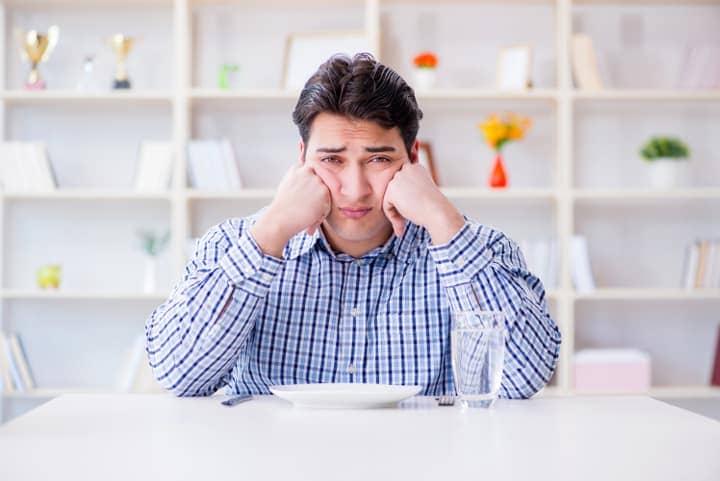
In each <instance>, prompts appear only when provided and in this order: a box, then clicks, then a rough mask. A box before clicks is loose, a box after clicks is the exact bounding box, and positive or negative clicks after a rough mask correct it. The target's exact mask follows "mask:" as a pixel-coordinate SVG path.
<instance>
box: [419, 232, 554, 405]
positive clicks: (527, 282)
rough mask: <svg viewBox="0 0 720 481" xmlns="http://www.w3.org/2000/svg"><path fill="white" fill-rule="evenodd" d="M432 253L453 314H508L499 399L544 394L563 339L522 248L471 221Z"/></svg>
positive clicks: (497, 233) (431, 251)
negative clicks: (458, 311) (471, 311)
mask: <svg viewBox="0 0 720 481" xmlns="http://www.w3.org/2000/svg"><path fill="white" fill-rule="evenodd" d="M428 249H429V251H430V255H431V256H432V257H433V260H434V261H435V264H436V267H437V270H438V274H439V276H440V281H441V282H442V284H443V286H444V287H445V291H446V293H447V296H448V300H449V302H450V306H451V308H453V309H481V310H490V311H502V312H504V313H505V318H506V328H507V333H508V336H507V338H506V341H505V363H504V369H503V379H502V384H501V387H500V397H505V398H520V399H522V398H529V397H531V396H532V395H533V394H535V393H536V392H537V391H539V390H540V389H542V388H543V387H544V386H545V385H546V384H547V383H548V381H549V380H550V378H551V377H552V374H553V372H554V371H555V367H556V365H557V360H558V356H559V353H560V342H561V335H560V331H559V329H558V327H557V324H556V323H555V321H554V320H553V319H552V318H551V317H550V315H549V314H548V311H547V303H546V298H545V289H544V288H543V285H542V283H541V282H540V280H539V279H538V278H537V277H536V276H534V275H533V274H532V273H531V272H529V271H528V270H527V267H526V265H525V260H524V258H523V256H522V253H521V252H520V249H519V248H518V246H517V244H516V243H515V242H513V241H512V240H511V239H509V238H508V237H507V236H505V235H504V234H503V233H501V232H499V231H497V230H494V229H491V228H489V227H486V226H483V225H480V224H478V223H475V222H472V221H466V223H465V225H464V226H463V227H462V228H461V229H460V231H459V232H458V233H457V234H456V235H455V236H454V237H453V238H452V239H451V240H450V242H448V243H447V244H443V245H438V246H429V248H428Z"/></svg>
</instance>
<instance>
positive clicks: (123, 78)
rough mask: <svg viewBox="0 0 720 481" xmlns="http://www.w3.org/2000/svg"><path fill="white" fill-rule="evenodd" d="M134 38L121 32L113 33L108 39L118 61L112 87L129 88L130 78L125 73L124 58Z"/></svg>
mask: <svg viewBox="0 0 720 481" xmlns="http://www.w3.org/2000/svg"><path fill="white" fill-rule="evenodd" d="M134 41H135V39H133V38H131V37H126V36H125V35H123V34H122V33H118V34H116V35H113V36H112V38H111V39H110V44H111V45H112V48H113V50H114V51H115V54H116V55H117V56H118V58H119V59H120V61H119V62H118V66H117V72H116V73H115V79H114V80H113V88H114V89H129V88H130V79H129V78H128V75H127V68H126V67H125V59H126V58H127V55H128V53H129V52H130V48H131V47H132V45H133V42H134Z"/></svg>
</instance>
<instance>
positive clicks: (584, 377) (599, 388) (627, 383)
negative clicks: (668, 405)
mask: <svg viewBox="0 0 720 481" xmlns="http://www.w3.org/2000/svg"><path fill="white" fill-rule="evenodd" d="M573 374H574V385H575V391H576V392H579V393H630V392H632V393H638V392H647V391H648V390H649V389H650V374H651V362H650V356H649V355H648V354H647V353H645V352H643V351H639V350H637V349H585V350H582V351H578V352H576V353H575V359H574V365H573Z"/></svg>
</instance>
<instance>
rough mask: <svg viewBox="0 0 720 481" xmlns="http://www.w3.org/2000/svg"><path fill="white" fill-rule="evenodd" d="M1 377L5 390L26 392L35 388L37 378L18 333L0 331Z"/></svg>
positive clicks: (8, 391)
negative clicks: (35, 378)
mask: <svg viewBox="0 0 720 481" xmlns="http://www.w3.org/2000/svg"><path fill="white" fill-rule="evenodd" d="M0 377H2V384H3V390H4V392H7V393H12V392H26V391H31V390H33V389H35V380H34V379H33V375H32V372H31V370H30V365H29V363H28V360H27V356H26V355H25V349H24V348H23V345H22V342H21V341H20V337H19V336H18V335H17V333H14V332H8V333H4V332H0Z"/></svg>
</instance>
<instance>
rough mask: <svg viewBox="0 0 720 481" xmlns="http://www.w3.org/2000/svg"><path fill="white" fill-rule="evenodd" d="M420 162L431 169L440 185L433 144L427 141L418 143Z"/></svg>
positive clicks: (434, 179) (431, 173) (434, 178)
mask: <svg viewBox="0 0 720 481" xmlns="http://www.w3.org/2000/svg"><path fill="white" fill-rule="evenodd" d="M418 164H420V165H422V166H423V167H425V168H426V169H427V170H429V171H430V176H431V177H432V179H433V182H435V185H438V186H439V185H440V179H439V178H438V175H437V169H436V168H435V160H434V159H433V150H432V144H431V143H430V142H427V141H421V142H419V145H418Z"/></svg>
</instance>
